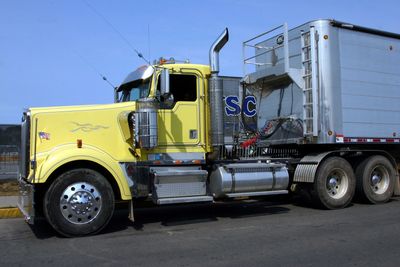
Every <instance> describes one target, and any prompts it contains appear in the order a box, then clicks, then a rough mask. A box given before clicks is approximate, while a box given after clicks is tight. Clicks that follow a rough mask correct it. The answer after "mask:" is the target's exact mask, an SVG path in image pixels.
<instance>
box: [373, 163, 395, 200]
mask: <svg viewBox="0 0 400 267" xmlns="http://www.w3.org/2000/svg"><path fill="white" fill-rule="evenodd" d="M389 181H390V177H389V172H388V171H387V169H386V168H385V167H384V166H382V165H379V166H376V167H375V168H374V169H373V170H372V172H371V175H370V177H369V185H370V187H371V189H372V191H373V192H374V193H375V194H383V193H385V192H386V190H387V189H388V187H389Z"/></svg>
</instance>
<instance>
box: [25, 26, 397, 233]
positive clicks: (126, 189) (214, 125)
mask: <svg viewBox="0 0 400 267" xmlns="http://www.w3.org/2000/svg"><path fill="white" fill-rule="evenodd" d="M227 41H228V30H227V29H226V30H225V31H224V32H223V33H222V34H221V35H220V36H219V37H218V39H217V40H216V41H215V42H214V43H213V45H212V46H211V48H210V65H197V64H190V63H187V62H176V61H175V60H173V59H170V60H164V59H161V60H160V61H159V62H156V63H155V64H153V65H145V66H142V67H139V68H138V69H137V70H135V71H134V72H132V73H130V74H129V75H128V76H127V78H126V79H125V80H124V81H123V82H122V84H121V85H120V86H119V87H118V88H117V89H116V90H115V103H113V104H109V105H92V106H69V107H50V108H30V109H28V110H26V112H25V113H24V117H23V121H22V145H21V146H22V147H21V154H22V157H21V158H22V159H21V168H20V177H19V182H20V187H21V196H20V201H19V208H20V209H21V211H22V212H23V213H24V214H25V218H26V220H27V221H28V222H29V223H33V222H34V221H35V220H34V219H35V217H37V216H41V215H44V216H45V217H46V219H47V221H48V222H49V223H50V225H51V226H52V227H53V228H54V229H55V230H56V231H58V232H59V233H60V234H62V235H65V236H81V235H88V234H94V233H97V232H99V231H100V230H101V229H103V228H104V227H105V226H106V225H107V223H108V221H109V220H110V218H111V216H112V214H113V211H114V206H115V203H116V202H120V201H125V202H129V203H130V217H131V218H132V219H133V212H134V208H133V207H134V205H133V204H134V203H135V205H138V204H140V203H141V202H143V201H152V202H153V203H154V205H169V204H177V203H195V202H213V201H215V200H220V201H223V200H225V199H233V198H242V197H259V196H267V195H282V194H288V193H289V192H290V191H294V192H296V191H299V190H300V191H304V192H309V193H310V195H311V196H312V199H313V201H314V202H315V203H316V204H318V205H319V206H321V207H324V208H328V209H338V208H344V207H346V206H347V205H348V204H349V203H350V202H351V201H352V199H353V196H354V195H355V194H356V193H357V194H358V196H360V198H363V199H365V200H367V201H368V202H370V203H384V202H386V201H388V200H389V199H390V198H391V197H392V196H393V194H394V193H396V194H397V193H398V192H399V176H398V170H397V165H398V162H399V151H400V149H399V148H400V146H399V144H400V139H399V138H398V137H397V136H398V135H399V133H400V128H399V125H400V110H399V109H398V105H397V101H394V100H393V99H398V98H399V97H400V87H399V81H400V73H399V68H398V67H397V65H396V64H398V62H399V52H398V49H396V48H398V47H400V36H399V35H398V34H394V33H388V32H383V31H379V30H375V29H369V28H365V27H360V26H356V25H352V24H348V23H341V22H338V21H334V20H316V21H311V22H308V23H305V24H303V25H300V26H298V27H296V28H293V29H290V30H288V27H287V25H286V24H283V25H281V26H279V27H277V28H274V29H273V30H271V31H267V32H264V33H262V34H260V35H258V36H256V37H254V38H251V39H250V40H248V41H246V42H244V43H243V64H244V74H243V77H222V76H219V75H218V73H219V52H220V50H221V49H222V47H223V46H224V45H225V43H226V42H227ZM249 49H251V51H252V52H251V55H250V56H247V55H246V54H248V50H249ZM249 69H250V71H248V70H249ZM388 73H389V74H388ZM378 89H379V90H378Z"/></svg>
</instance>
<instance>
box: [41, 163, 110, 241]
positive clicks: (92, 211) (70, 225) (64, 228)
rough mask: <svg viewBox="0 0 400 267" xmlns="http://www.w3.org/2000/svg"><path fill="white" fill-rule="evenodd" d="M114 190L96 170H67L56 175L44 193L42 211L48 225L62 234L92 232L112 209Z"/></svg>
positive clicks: (76, 234) (100, 224) (101, 224)
mask: <svg viewBox="0 0 400 267" xmlns="http://www.w3.org/2000/svg"><path fill="white" fill-rule="evenodd" d="M114 202H115V201H114V193H113V190H112V187H111V185H110V183H109V182H108V181H107V180H106V178H105V177H104V176H103V175H101V174H100V173H98V172H96V171H94V170H90V169H75V170H70V171H67V172H65V173H63V174H62V175H60V176H59V177H58V178H57V179H56V180H55V181H54V182H53V184H52V185H51V186H50V188H49V190H48V191H47V192H46V194H45V199H44V213H45V216H46V219H47V221H48V222H49V223H50V225H51V226H52V227H53V228H54V229H55V230H56V231H57V232H59V233H60V234H62V235H64V236H83V235H89V234H95V233H97V232H99V231H100V230H101V229H103V228H104V227H105V226H106V225H107V223H108V222H109V220H110V219H111V217H112V214H113V212H114Z"/></svg>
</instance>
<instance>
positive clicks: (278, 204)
mask: <svg viewBox="0 0 400 267" xmlns="http://www.w3.org/2000/svg"><path fill="white" fill-rule="evenodd" d="M287 203H288V201H286V200H282V201H275V202H271V201H266V200H246V201H240V202H239V201H235V202H224V203H214V204H192V205H187V204H185V205H174V206H164V207H152V208H138V209H136V210H135V222H130V221H129V220H128V219H126V216H123V217H121V215H122V214H116V216H114V218H113V220H112V221H111V222H110V224H109V226H108V227H107V228H106V229H105V230H104V231H103V233H110V232H115V231H119V229H121V227H123V226H129V225H130V226H132V227H133V228H134V229H135V230H136V231H144V230H145V228H146V225H150V224H154V223H156V224H160V225H162V226H163V227H171V226H179V225H192V224H199V223H208V222H213V221H218V219H219V218H230V219H241V218H248V217H257V216H268V215H274V214H281V213H287V212H289V211H290V209H289V208H288V207H287V206H283V205H286V204H287Z"/></svg>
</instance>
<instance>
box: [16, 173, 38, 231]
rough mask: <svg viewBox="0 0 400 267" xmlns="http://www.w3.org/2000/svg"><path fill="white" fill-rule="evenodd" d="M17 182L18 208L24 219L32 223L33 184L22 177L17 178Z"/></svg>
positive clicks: (33, 215)
mask: <svg viewBox="0 0 400 267" xmlns="http://www.w3.org/2000/svg"><path fill="white" fill-rule="evenodd" d="M18 183H19V196H18V204H17V205H18V208H19V210H20V211H21V212H22V214H23V215H24V217H25V221H26V222H27V223H29V224H33V223H34V218H35V209H34V191H35V190H34V186H33V184H30V183H28V182H26V181H25V180H24V179H22V177H20V178H19V179H18Z"/></svg>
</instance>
